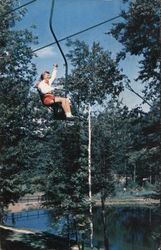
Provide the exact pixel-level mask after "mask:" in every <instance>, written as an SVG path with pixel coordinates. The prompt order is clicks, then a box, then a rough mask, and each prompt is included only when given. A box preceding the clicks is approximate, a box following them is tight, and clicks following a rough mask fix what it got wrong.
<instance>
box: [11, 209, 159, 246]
mask: <svg viewBox="0 0 161 250" xmlns="http://www.w3.org/2000/svg"><path fill="white" fill-rule="evenodd" d="M105 212H106V231H107V238H108V241H109V249H110V250H136V249H138V250H157V249H158V248H159V242H157V241H156V240H154V239H153V237H152V236H153V233H154V232H155V233H157V232H158V233H159V221H160V219H159V215H158V214H157V213H156V211H155V210H153V209H152V208H141V207H133V208H132V207H131V208H127V207H111V208H106V211H105ZM73 217H74V216H69V217H68V218H67V217H62V216H60V215H59V216H55V214H54V213H53V212H51V211H47V210H39V211H36V210H35V211H29V212H22V213H15V214H14V215H13V214H8V218H7V224H8V225H10V226H15V227H17V228H26V229H32V230H39V231H48V232H50V233H52V234H54V235H58V236H63V237H66V238H67V237H69V238H70V239H72V240H77V241H78V242H79V243H80V242H81V247H82V246H83V245H84V244H85V246H86V247H85V248H84V249H87V245H89V228H88V223H85V222H86V221H88V218H87V215H85V214H84V215H83V214H82V215H80V214H79V215H75V218H74V220H73ZM77 217H78V218H77ZM78 219H79V220H78ZM78 222H79V223H78ZM93 223H94V246H95V249H105V246H104V228H103V223H102V215H101V207H96V208H95V209H94V219H93ZM46 249H48V248H46ZM106 249H107V248H106ZM16 250H17V249H16Z"/></svg>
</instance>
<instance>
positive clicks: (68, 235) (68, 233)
mask: <svg viewBox="0 0 161 250" xmlns="http://www.w3.org/2000/svg"><path fill="white" fill-rule="evenodd" d="M67 240H68V249H70V226H69V215H67Z"/></svg>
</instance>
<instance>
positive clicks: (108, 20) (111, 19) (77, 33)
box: [32, 15, 122, 53]
mask: <svg viewBox="0 0 161 250" xmlns="http://www.w3.org/2000/svg"><path fill="white" fill-rule="evenodd" d="M121 16H122V15H118V16H115V17H112V18H110V19H107V20H105V21H103V22H101V23H98V24H95V25H93V26H90V27H88V28H86V29H83V30H81V31H78V32H76V33H73V34H71V35H69V36H66V37H64V38H61V39H60V40H58V42H62V41H65V40H67V39H69V38H71V37H73V36H77V35H80V34H82V33H84V32H86V31H89V30H91V29H94V28H96V27H98V26H101V25H103V24H105V23H108V22H111V21H113V20H115V19H118V18H120V17H121ZM54 44H56V42H53V43H49V44H47V45H45V46H42V47H40V48H38V49H35V50H33V51H32V52H33V53H35V52H37V51H39V50H42V49H45V48H47V47H49V46H51V45H54Z"/></svg>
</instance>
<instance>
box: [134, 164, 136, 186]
mask: <svg viewBox="0 0 161 250" xmlns="http://www.w3.org/2000/svg"><path fill="white" fill-rule="evenodd" d="M134 183H136V164H135V165H134Z"/></svg>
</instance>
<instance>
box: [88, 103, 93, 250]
mask: <svg viewBox="0 0 161 250" xmlns="http://www.w3.org/2000/svg"><path fill="white" fill-rule="evenodd" d="M88 137H89V139H88V140H89V141H88V185H89V213H90V219H91V222H90V247H91V249H93V221H92V217H93V212H92V182H91V108H90V105H89V116H88Z"/></svg>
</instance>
